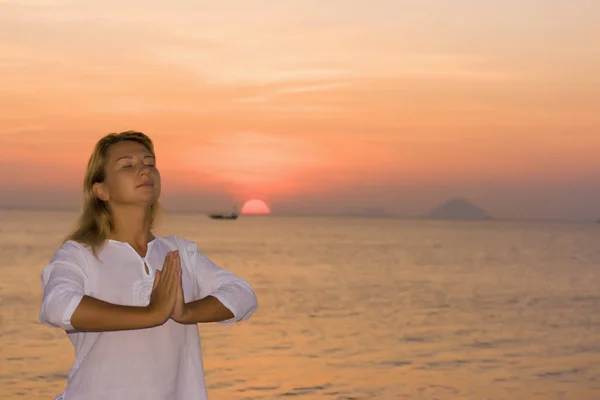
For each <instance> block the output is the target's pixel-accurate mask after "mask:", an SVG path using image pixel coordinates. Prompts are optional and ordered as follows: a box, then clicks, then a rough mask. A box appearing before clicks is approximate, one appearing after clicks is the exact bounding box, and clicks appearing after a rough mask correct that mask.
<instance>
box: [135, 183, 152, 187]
mask: <svg viewBox="0 0 600 400" xmlns="http://www.w3.org/2000/svg"><path fill="white" fill-rule="evenodd" d="M136 187H154V183H152V182H144V183H141V184H139V185H137V186H136Z"/></svg>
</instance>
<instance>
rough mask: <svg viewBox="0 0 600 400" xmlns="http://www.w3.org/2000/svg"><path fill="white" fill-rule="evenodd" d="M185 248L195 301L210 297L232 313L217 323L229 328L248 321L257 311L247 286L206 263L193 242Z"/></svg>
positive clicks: (206, 260) (251, 292)
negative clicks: (196, 297)
mask: <svg viewBox="0 0 600 400" xmlns="http://www.w3.org/2000/svg"><path fill="white" fill-rule="evenodd" d="M185 247H186V252H187V255H188V259H189V260H190V263H191V265H190V267H191V268H190V269H191V270H192V274H193V276H194V280H195V285H196V288H197V290H198V293H199V296H198V299H202V298H205V297H207V296H213V297H215V298H217V299H218V300H219V301H220V302H221V303H222V304H223V305H224V306H225V307H227V308H228V309H229V310H230V311H231V312H232V314H233V318H231V319H229V320H226V321H221V322H219V323H220V324H222V325H232V324H234V323H236V322H239V321H243V320H247V319H248V318H250V317H251V316H252V315H253V314H254V312H255V311H256V309H257V308H258V301H257V299H256V295H255V294H254V290H253V289H252V287H251V286H250V284H249V283H248V282H247V281H246V280H244V279H242V278H240V277H238V276H236V275H234V274H233V273H231V272H229V271H227V270H225V269H223V268H221V267H219V266H218V265H216V264H215V263H213V262H212V261H211V260H209V259H208V258H207V257H206V256H205V255H204V254H202V253H201V252H200V251H198V245H197V244H196V243H195V242H191V241H186V243H185Z"/></svg>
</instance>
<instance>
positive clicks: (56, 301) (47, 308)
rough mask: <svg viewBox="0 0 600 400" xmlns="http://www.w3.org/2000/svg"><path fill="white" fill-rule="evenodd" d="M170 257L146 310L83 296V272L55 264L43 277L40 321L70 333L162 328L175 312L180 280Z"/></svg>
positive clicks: (73, 265)
mask: <svg viewBox="0 0 600 400" xmlns="http://www.w3.org/2000/svg"><path fill="white" fill-rule="evenodd" d="M171 258H172V256H170V255H168V256H167V259H166V260H165V266H163V272H162V274H163V278H162V279H160V280H155V284H154V287H153V290H152V295H151V300H150V304H149V305H148V306H146V307H133V306H123V305H116V304H111V303H108V302H105V301H102V300H99V299H96V298H93V297H90V296H87V295H84V294H83V293H84V288H85V280H86V276H85V273H84V269H83V268H81V266H78V265H75V264H70V263H67V262H54V263H52V264H50V265H49V266H47V267H46V268H45V270H44V273H43V275H42V281H43V284H44V297H43V301H42V309H41V312H40V320H41V321H42V322H43V323H46V324H47V325H50V326H55V327H60V328H63V329H65V330H67V331H69V330H76V331H116V330H131V329H143V328H150V327H153V326H157V325H161V324H163V323H164V322H165V321H166V320H167V319H168V318H169V316H170V314H171V312H172V310H173V307H174V305H175V298H176V297H175V296H176V293H177V284H178V280H180V269H178V268H177V266H174V265H171ZM159 275H160V273H158V275H157V276H159Z"/></svg>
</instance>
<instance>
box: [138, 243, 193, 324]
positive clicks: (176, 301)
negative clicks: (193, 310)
mask: <svg viewBox="0 0 600 400" xmlns="http://www.w3.org/2000/svg"><path fill="white" fill-rule="evenodd" d="M181 275H182V274H181V259H180V257H179V251H177V250H175V251H170V252H169V253H167V256H166V257H165V262H164V264H163V268H162V270H157V271H156V275H155V278H154V284H153V286H152V294H151V295H150V304H149V305H148V307H149V308H150V311H151V313H152V314H153V316H156V318H157V322H158V323H159V324H163V323H165V322H166V321H167V320H168V319H169V318H171V319H172V320H174V321H175V322H179V323H186V315H187V314H188V313H187V311H188V310H187V307H186V304H185V300H184V297H183V286H182V282H181Z"/></svg>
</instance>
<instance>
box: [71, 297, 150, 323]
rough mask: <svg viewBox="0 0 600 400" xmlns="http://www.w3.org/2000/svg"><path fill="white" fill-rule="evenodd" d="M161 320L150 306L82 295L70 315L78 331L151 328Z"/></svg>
mask: <svg viewBox="0 0 600 400" xmlns="http://www.w3.org/2000/svg"><path fill="white" fill-rule="evenodd" d="M160 324H161V321H160V319H159V318H157V315H156V313H153V312H152V310H151V309H150V307H133V306H122V305H116V304H112V303H107V302H105V301H102V300H98V299H96V298H93V297H89V296H83V298H82V299H81V302H80V303H79V305H78V306H77V308H76V309H75V311H74V312H73V315H72V316H71V325H72V326H73V329H75V330H78V331H120V330H132V329H144V328H151V327H153V326H157V325H160Z"/></svg>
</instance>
